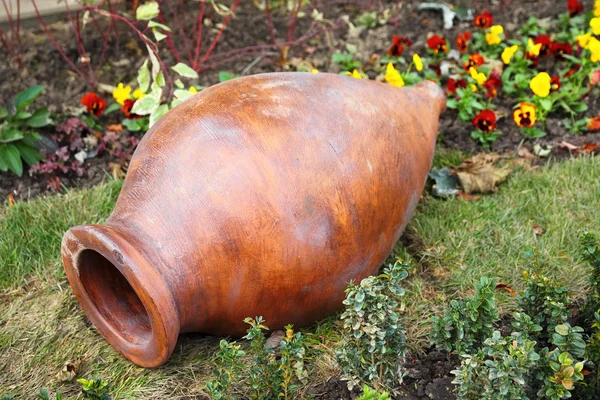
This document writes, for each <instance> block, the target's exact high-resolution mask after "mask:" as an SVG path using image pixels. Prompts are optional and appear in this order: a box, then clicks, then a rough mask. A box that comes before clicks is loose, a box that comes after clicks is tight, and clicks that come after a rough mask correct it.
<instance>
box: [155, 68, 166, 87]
mask: <svg viewBox="0 0 600 400" xmlns="http://www.w3.org/2000/svg"><path fill="white" fill-rule="evenodd" d="M154 83H156V84H157V85H158V87H163V86H165V76H164V75H163V73H162V71H161V72H159V73H158V74H157V75H156V78H155V79H154Z"/></svg>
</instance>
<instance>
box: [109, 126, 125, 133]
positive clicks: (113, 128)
mask: <svg viewBox="0 0 600 400" xmlns="http://www.w3.org/2000/svg"><path fill="white" fill-rule="evenodd" d="M106 130H108V131H113V132H116V133H121V132H123V125H121V124H112V125H109V126H107V127H106Z"/></svg>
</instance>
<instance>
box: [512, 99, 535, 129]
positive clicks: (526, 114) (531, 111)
mask: <svg viewBox="0 0 600 400" xmlns="http://www.w3.org/2000/svg"><path fill="white" fill-rule="evenodd" d="M513 120H514V121H515V123H516V124H517V125H518V126H519V127H521V128H531V127H532V126H533V125H534V124H535V106H534V105H533V104H530V103H525V102H522V103H519V108H517V109H516V110H514V111H513Z"/></svg>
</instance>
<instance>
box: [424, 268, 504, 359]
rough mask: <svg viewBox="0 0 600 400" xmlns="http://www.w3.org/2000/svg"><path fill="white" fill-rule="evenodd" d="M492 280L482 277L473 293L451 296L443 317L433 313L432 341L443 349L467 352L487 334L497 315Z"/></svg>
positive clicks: (491, 328)
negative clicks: (451, 299) (458, 296)
mask: <svg viewBox="0 0 600 400" xmlns="http://www.w3.org/2000/svg"><path fill="white" fill-rule="evenodd" d="M496 284H497V280H496V279H490V278H487V277H482V278H481V280H480V282H479V283H478V284H477V285H476V291H475V295H474V296H473V297H471V298H468V297H464V298H463V299H462V300H453V301H451V302H450V309H449V310H448V311H447V312H446V314H444V317H442V318H439V317H433V318H432V323H433V329H432V333H431V335H432V342H433V343H434V344H435V345H436V346H437V347H439V348H441V349H445V350H447V351H457V352H458V353H470V352H473V351H474V350H475V349H476V348H477V347H478V346H480V345H481V343H483V341H484V340H485V339H486V338H488V337H490V336H491V334H492V332H493V331H494V324H495V323H496V322H497V321H498V319H499V316H498V310H497V309H496V302H495V297H494V290H495V288H496Z"/></svg>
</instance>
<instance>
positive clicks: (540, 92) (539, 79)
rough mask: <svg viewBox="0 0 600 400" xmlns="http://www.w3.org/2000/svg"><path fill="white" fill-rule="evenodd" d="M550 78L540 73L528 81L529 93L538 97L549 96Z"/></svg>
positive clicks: (546, 74)
mask: <svg viewBox="0 0 600 400" xmlns="http://www.w3.org/2000/svg"><path fill="white" fill-rule="evenodd" d="M551 81H552V78H550V75H548V73H547V72H540V73H539V74H537V75H536V76H534V77H533V78H532V79H531V81H529V88H530V89H531V91H532V92H533V93H534V94H535V95H537V96H540V97H547V96H548V95H549V94H550V85H551Z"/></svg>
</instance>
